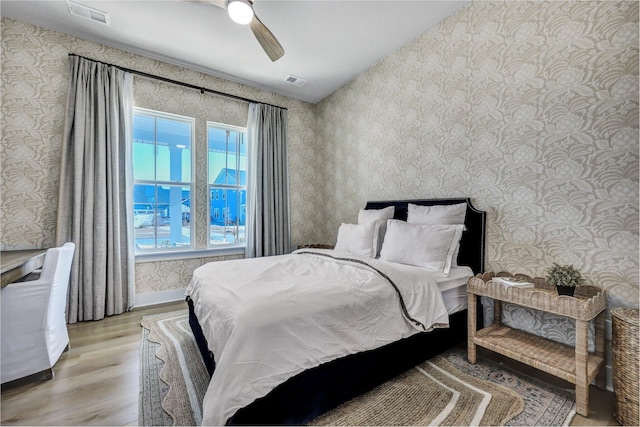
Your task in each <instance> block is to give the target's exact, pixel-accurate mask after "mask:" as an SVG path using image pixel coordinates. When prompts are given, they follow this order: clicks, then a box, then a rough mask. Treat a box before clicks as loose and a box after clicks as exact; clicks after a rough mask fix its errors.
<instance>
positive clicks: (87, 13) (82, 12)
mask: <svg viewBox="0 0 640 427" xmlns="http://www.w3.org/2000/svg"><path fill="white" fill-rule="evenodd" d="M67 7H68V8H69V12H71V14H72V15H76V16H81V17H83V18H85V19H89V20H91V21H94V22H98V23H100V24H104V25H111V21H110V20H109V15H107V14H106V13H105V12H102V11H100V10H98V9H94V8H92V7H89V6H85V5H83V4H80V3H76V2H74V1H70V0H67Z"/></svg>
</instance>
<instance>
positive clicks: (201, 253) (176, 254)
mask: <svg viewBox="0 0 640 427" xmlns="http://www.w3.org/2000/svg"><path fill="white" fill-rule="evenodd" d="M225 255H244V246H233V247H226V248H219V249H214V248H210V249H193V250H188V251H187V250H185V251H166V252H165V251H162V252H148V253H141V254H136V264H140V263H143V262H156V261H176V260H180V259H192V258H209V257H216V256H225Z"/></svg>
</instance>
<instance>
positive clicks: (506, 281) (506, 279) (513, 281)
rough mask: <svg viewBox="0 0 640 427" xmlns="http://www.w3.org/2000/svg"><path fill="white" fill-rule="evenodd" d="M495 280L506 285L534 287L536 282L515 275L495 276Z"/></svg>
mask: <svg viewBox="0 0 640 427" xmlns="http://www.w3.org/2000/svg"><path fill="white" fill-rule="evenodd" d="M491 281H493V282H497V283H501V284H503V285H505V286H514V287H518V288H533V287H534V284H533V283H531V282H525V281H521V280H518V279H516V278H515V277H494V278H493V279H491Z"/></svg>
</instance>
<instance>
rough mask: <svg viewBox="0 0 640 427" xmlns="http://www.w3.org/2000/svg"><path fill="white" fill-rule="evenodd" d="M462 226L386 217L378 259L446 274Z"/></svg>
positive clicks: (460, 235) (460, 234)
mask: <svg viewBox="0 0 640 427" xmlns="http://www.w3.org/2000/svg"><path fill="white" fill-rule="evenodd" d="M463 229H464V225H462V224H458V225H435V224H409V223H406V222H404V221H398V220H393V219H392V220H389V221H388V223H387V234H386V236H385V238H384V243H383V244H382V250H381V251H380V259H382V260H385V261H392V262H398V263H401V264H409V265H415V266H418V267H423V268H427V269H429V270H434V271H440V272H442V273H444V274H449V270H450V268H451V259H452V258H453V253H454V251H455V248H456V245H457V244H458V242H459V241H460V238H461V237H462V230H463Z"/></svg>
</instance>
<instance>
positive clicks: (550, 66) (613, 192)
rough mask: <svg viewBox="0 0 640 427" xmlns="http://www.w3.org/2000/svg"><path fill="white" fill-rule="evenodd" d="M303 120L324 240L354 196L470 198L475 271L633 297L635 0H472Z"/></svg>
mask: <svg viewBox="0 0 640 427" xmlns="http://www.w3.org/2000/svg"><path fill="white" fill-rule="evenodd" d="M316 116H317V120H318V127H317V135H316V140H317V141H318V142H320V143H321V145H322V147H323V148H324V149H323V150H322V151H321V152H319V153H318V156H319V157H318V160H317V162H318V163H320V164H325V165H331V166H329V167H328V169H329V170H328V173H327V174H326V175H325V177H326V179H325V181H324V184H325V185H324V188H323V198H324V199H325V200H326V205H327V206H328V207H329V208H330V212H328V214H329V215H328V216H327V218H328V219H327V220H326V221H324V222H323V223H321V224H319V225H320V226H324V236H325V239H326V240H327V241H331V239H332V238H333V236H334V235H335V232H336V230H337V229H338V226H339V225H340V222H341V221H343V222H353V221H356V219H357V213H358V209H360V208H362V207H363V206H364V204H365V202H366V201H367V200H372V199H378V200H386V199H397V198H431V197H456V196H464V197H470V198H471V199H472V202H473V203H474V205H475V206H477V207H478V208H480V209H483V210H486V211H487V212H488V221H487V222H488V233H487V260H488V263H487V265H486V268H487V269H491V270H494V271H501V270H504V271H510V272H512V273H516V272H521V273H525V274H528V275H530V276H544V275H545V270H546V268H547V267H549V266H550V265H551V264H552V262H554V261H555V262H558V263H560V264H574V265H575V266H576V267H577V268H578V269H579V270H581V271H582V272H583V273H584V274H585V276H586V278H587V281H588V284H592V285H596V286H601V287H604V288H606V289H607V291H608V293H609V300H610V303H611V304H612V305H625V306H635V307H637V306H638V280H639V277H638V272H639V265H638V244H639V242H638V191H639V188H638V173H639V171H638V143H639V142H638V141H639V133H638V2H635V1H622V2H604V1H596V2H589V1H587V2H558V1H552V2H528V1H516V2H506V3H504V2H500V3H492V2H473V3H472V4H471V5H469V6H468V7H466V8H464V9H462V10H460V11H459V12H458V13H457V14H456V15H454V16H452V17H450V18H449V19H447V20H445V21H444V22H442V23H441V24H440V25H438V26H436V27H434V28H432V29H431V30H429V31H427V32H426V33H424V34H423V35H422V36H421V37H420V38H418V39H417V40H415V41H414V42H412V43H410V44H408V45H406V46H405V47H403V48H402V49H400V50H399V51H398V52H396V53H395V54H393V55H390V56H389V57H387V58H385V59H384V60H383V61H381V62H380V63H378V64H377V65H375V66H374V67H372V68H370V69H369V70H367V71H366V72H364V73H362V74H361V75H359V76H358V77H357V78H355V79H354V80H353V81H351V82H350V83H349V84H347V85H346V86H344V87H342V88H341V89H340V90H338V91H336V92H335V93H334V94H333V95H331V96H330V97H329V98H327V99H325V100H323V101H322V102H321V103H320V104H318V105H317V110H316Z"/></svg>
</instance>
